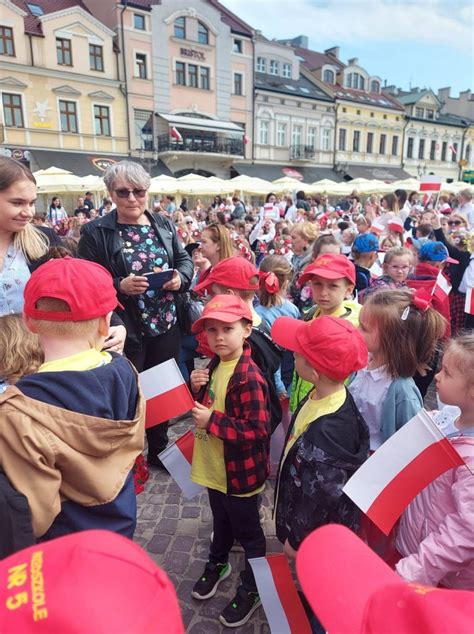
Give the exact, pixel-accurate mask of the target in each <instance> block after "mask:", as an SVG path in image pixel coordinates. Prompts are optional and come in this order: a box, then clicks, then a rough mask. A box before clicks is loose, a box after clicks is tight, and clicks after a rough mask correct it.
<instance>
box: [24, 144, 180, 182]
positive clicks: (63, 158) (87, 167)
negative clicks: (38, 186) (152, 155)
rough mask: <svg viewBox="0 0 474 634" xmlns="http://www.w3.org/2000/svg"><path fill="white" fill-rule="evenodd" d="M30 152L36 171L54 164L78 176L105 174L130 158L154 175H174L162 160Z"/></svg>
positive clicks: (42, 151)
mask: <svg viewBox="0 0 474 634" xmlns="http://www.w3.org/2000/svg"><path fill="white" fill-rule="evenodd" d="M30 152H31V169H32V171H34V172H36V171H37V170H39V169H47V168H48V167H51V166H53V165H54V166H55V167H61V168H62V169H65V170H68V171H70V172H72V173H73V174H75V175H76V176H88V175H89V174H95V175H97V176H103V175H104V173H105V170H106V169H107V168H108V167H109V165H111V164H112V163H118V161H124V160H125V159H129V160H131V161H135V162H136V163H140V164H141V165H143V167H144V168H145V169H146V171H147V172H149V173H150V175H151V176H152V177H153V176H160V174H165V175H167V176H172V173H171V172H170V170H169V169H168V168H167V167H166V165H165V164H164V163H163V161H161V160H158V161H157V162H156V163H153V162H152V161H151V162H148V161H146V159H145V160H143V159H139V158H136V157H129V156H124V155H118V154H94V153H89V154H85V153H83V152H59V151H55V150H30Z"/></svg>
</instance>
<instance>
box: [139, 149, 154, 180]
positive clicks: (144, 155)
mask: <svg viewBox="0 0 474 634" xmlns="http://www.w3.org/2000/svg"><path fill="white" fill-rule="evenodd" d="M139 156H140V160H141V161H144V162H145V164H146V168H147V172H148V173H149V174H151V169H152V167H153V165H156V163H157V161H158V152H157V151H156V150H153V152H145V148H143V147H142V148H141V149H140V154H139Z"/></svg>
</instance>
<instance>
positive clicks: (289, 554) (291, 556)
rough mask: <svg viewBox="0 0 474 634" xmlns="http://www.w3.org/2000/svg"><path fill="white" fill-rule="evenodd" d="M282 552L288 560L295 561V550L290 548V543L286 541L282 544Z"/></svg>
mask: <svg viewBox="0 0 474 634" xmlns="http://www.w3.org/2000/svg"><path fill="white" fill-rule="evenodd" d="M283 552H284V553H285V555H286V556H287V557H288V559H296V550H295V549H294V548H292V547H291V546H290V542H289V541H288V540H286V542H285V543H284V544H283Z"/></svg>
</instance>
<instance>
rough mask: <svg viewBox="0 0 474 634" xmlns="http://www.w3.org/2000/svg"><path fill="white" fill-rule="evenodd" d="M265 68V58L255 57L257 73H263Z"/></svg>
mask: <svg viewBox="0 0 474 634" xmlns="http://www.w3.org/2000/svg"><path fill="white" fill-rule="evenodd" d="M266 70H267V60H266V59H265V58H264V57H257V73H265V72H266Z"/></svg>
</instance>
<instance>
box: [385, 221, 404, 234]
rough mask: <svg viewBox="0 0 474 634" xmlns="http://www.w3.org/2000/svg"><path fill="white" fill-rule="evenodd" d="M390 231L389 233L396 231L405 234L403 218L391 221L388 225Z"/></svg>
mask: <svg viewBox="0 0 474 634" xmlns="http://www.w3.org/2000/svg"><path fill="white" fill-rule="evenodd" d="M388 230H389V231H396V232H397V233H403V231H404V228H403V221H402V219H401V218H392V220H390V222H389V223H388Z"/></svg>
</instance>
